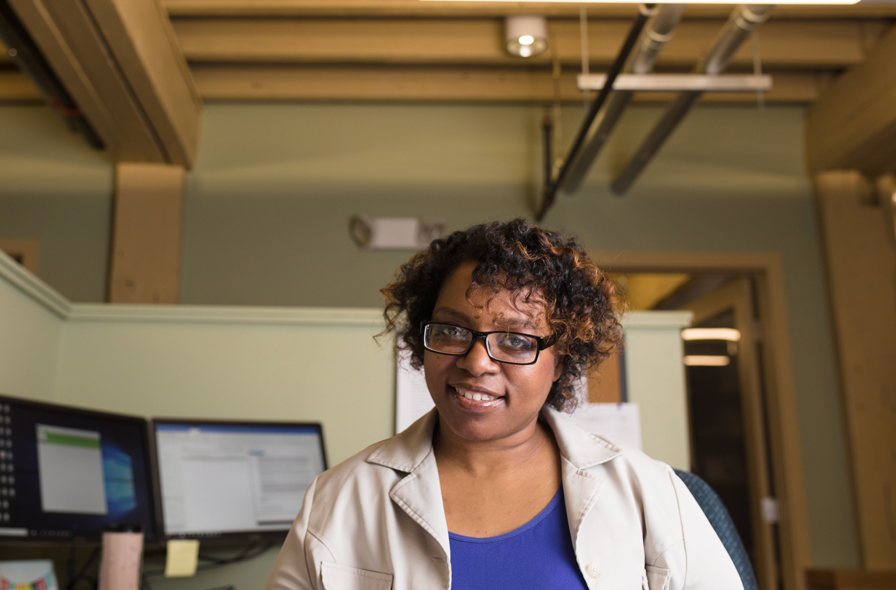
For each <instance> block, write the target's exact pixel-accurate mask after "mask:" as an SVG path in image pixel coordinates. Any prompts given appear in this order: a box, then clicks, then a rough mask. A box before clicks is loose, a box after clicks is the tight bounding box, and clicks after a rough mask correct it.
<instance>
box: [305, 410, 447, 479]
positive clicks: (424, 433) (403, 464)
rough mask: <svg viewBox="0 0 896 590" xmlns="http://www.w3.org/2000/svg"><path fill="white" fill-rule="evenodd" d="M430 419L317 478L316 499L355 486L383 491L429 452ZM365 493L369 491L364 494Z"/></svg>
mask: <svg viewBox="0 0 896 590" xmlns="http://www.w3.org/2000/svg"><path fill="white" fill-rule="evenodd" d="M434 424H435V420H434V416H433V415H429V414H428V415H426V416H424V417H423V418H421V419H420V420H418V421H417V422H415V423H414V424H412V425H411V426H409V427H408V428H407V429H406V430H404V431H402V432H400V433H398V434H396V435H395V436H392V437H390V438H387V439H384V440H381V441H379V442H376V443H374V444H372V445H370V446H368V447H367V448H365V449H364V450H362V451H360V452H358V453H355V454H354V455H352V456H351V457H349V458H348V459H345V460H344V461H342V462H340V463H339V464H338V465H335V466H334V467H331V468H330V469H328V470H326V471H324V472H323V473H321V474H320V475H319V476H318V478H317V484H316V495H318V496H333V494H335V493H339V492H340V491H341V492H345V491H351V490H353V489H356V488H357V487H358V486H364V487H370V488H372V489H385V491H386V493H388V491H389V489H390V487H391V485H390V484H394V483H396V482H397V481H398V480H399V479H401V478H402V477H404V476H405V475H406V474H407V473H410V472H412V471H413V470H414V469H415V468H416V467H417V466H418V465H419V464H420V463H421V462H422V461H423V460H424V459H425V458H426V457H427V456H428V455H429V454H430V453H431V452H432V430H433V428H434ZM368 491H369V490H368Z"/></svg>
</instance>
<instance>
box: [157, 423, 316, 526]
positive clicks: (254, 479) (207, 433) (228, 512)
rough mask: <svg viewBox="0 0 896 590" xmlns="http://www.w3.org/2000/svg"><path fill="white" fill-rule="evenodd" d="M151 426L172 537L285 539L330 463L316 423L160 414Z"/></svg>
mask: <svg viewBox="0 0 896 590" xmlns="http://www.w3.org/2000/svg"><path fill="white" fill-rule="evenodd" d="M151 430H152V434H153V440H154V449H155V453H154V456H155V463H154V469H155V473H156V477H155V481H156V482H157V486H158V488H157V505H158V506H159V508H160V510H159V512H160V515H159V530H160V531H162V534H163V535H164V536H165V537H167V538H169V539H170V538H198V539H201V540H202V541H203V542H208V541H212V542H214V541H222V542H226V541H240V540H245V539H248V540H256V539H257V540H263V539H282V538H283V537H284V536H285V534H286V532H287V531H288V530H289V527H290V525H291V524H292V521H293V520H294V519H295V517H296V515H297V514H298V513H299V509H300V508H301V506H302V500H303V498H304V496H305V491H306V490H307V489H308V486H309V485H311V482H312V480H313V479H314V478H315V477H316V476H317V475H318V474H319V473H321V472H322V471H323V470H324V469H326V468H327V463H326V457H325V453H324V441H323V433H322V430H321V425H320V424H316V423H286V422H235V421H211V420H183V419H154V420H153V421H152V428H151Z"/></svg>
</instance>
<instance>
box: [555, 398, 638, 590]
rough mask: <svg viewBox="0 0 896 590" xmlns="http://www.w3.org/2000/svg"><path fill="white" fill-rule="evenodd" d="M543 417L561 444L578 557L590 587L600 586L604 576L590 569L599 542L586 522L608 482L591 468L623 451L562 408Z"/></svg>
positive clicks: (568, 513)
mask: <svg viewBox="0 0 896 590" xmlns="http://www.w3.org/2000/svg"><path fill="white" fill-rule="evenodd" d="M542 417H543V418H544V420H545V421H546V422H547V423H548V425H549V426H550V427H551V429H552V430H553V431H554V438H555V439H556V440H557V446H558V447H560V460H561V472H560V475H561V478H562V480H563V498H564V500H566V518H567V521H568V522H569V532H570V536H571V537H572V542H573V547H575V551H576V559H577V560H578V561H579V567H580V568H581V569H582V572H583V574H584V575H585V582H586V583H587V584H588V587H589V588H598V587H600V586H601V582H602V581H603V580H601V579H600V577H595V576H594V575H591V574H589V573H588V572H589V570H590V571H593V570H592V568H594V567H595V566H596V557H597V552H596V551H595V542H594V539H590V540H589V539H584V538H583V535H582V528H583V527H582V525H583V523H584V522H585V520H586V518H588V516H589V515H593V512H594V511H593V509H594V507H595V506H597V504H598V500H599V498H600V496H601V492H602V491H603V489H604V486H605V482H604V481H603V480H602V479H601V478H599V477H598V476H597V475H595V474H594V473H592V472H589V471H588V469H589V468H591V467H595V466H597V465H600V464H602V463H606V462H607V461H610V460H611V459H613V458H614V457H617V456H619V455H620V454H621V453H622V451H621V450H620V449H619V448H618V447H616V445H614V444H612V443H610V442H609V441H607V440H606V439H604V438H602V437H600V436H598V435H596V434H592V433H589V432H586V431H584V430H582V429H581V428H579V427H578V426H577V425H575V424H574V423H573V422H572V421H571V420H570V419H569V418H567V417H566V416H565V415H563V414H560V413H559V412H556V411H554V410H551V409H545V410H544V411H543V412H542Z"/></svg>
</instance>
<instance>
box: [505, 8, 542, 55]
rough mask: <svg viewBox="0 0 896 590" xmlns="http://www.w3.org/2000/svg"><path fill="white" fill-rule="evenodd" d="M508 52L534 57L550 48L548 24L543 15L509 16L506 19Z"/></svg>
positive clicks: (506, 45)
mask: <svg viewBox="0 0 896 590" xmlns="http://www.w3.org/2000/svg"><path fill="white" fill-rule="evenodd" d="M504 40H505V42H506V44H505V47H506V48H507V53H509V54H510V55H516V56H518V57H532V56H535V55H538V54H539V53H542V52H543V51H544V50H545V49H547V48H548V25H547V21H545V18H544V17H543V16H520V15H516V16H508V17H507V18H506V20H505V21H504Z"/></svg>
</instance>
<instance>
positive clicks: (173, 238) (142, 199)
mask: <svg viewBox="0 0 896 590" xmlns="http://www.w3.org/2000/svg"><path fill="white" fill-rule="evenodd" d="M183 194H184V169H183V168H182V167H180V166H170V165H167V164H122V163H120V164H118V165H117V167H116V180H115V220H114V228H113V232H114V233H113V236H112V263H111V270H110V276H109V302H110V303H178V297H179V290H180V260H181V243H182V239H183V238H182V234H183Z"/></svg>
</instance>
